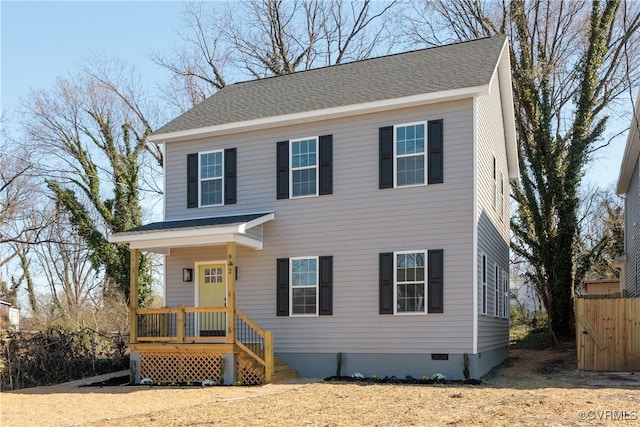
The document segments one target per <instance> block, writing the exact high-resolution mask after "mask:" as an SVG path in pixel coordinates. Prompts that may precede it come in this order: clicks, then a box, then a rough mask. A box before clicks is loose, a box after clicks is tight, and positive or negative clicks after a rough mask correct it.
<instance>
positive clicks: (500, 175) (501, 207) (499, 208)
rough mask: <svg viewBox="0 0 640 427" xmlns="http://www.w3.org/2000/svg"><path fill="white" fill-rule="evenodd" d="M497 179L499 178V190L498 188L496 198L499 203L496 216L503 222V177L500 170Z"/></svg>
mask: <svg viewBox="0 0 640 427" xmlns="http://www.w3.org/2000/svg"><path fill="white" fill-rule="evenodd" d="M498 177H499V178H500V183H499V185H500V188H499V190H500V191H499V197H498V201H499V202H500V203H499V204H498V216H499V217H500V220H504V199H505V197H504V175H503V173H502V170H500V171H498Z"/></svg>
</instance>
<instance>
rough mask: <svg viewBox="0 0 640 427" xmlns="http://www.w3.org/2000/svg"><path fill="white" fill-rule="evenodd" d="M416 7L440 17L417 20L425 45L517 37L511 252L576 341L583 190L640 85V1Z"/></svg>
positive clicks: (461, 1)
mask: <svg viewBox="0 0 640 427" xmlns="http://www.w3.org/2000/svg"><path fill="white" fill-rule="evenodd" d="M415 9H417V10H418V12H419V11H420V10H422V11H423V12H425V13H429V14H430V15H426V14H423V15H421V18H420V19H419V20H415V19H414V18H412V17H411V16H408V17H407V19H409V20H411V19H414V23H415V25H413V26H411V27H410V28H411V30H412V33H411V34H410V37H411V38H412V39H413V40H414V41H417V42H425V41H434V42H441V41H442V40H446V39H449V40H467V39H471V38H477V37H485V36H491V35H495V34H507V35H508V36H509V38H510V42H511V65H512V80H513V90H514V102H515V112H516V129H517V134H518V149H519V157H520V181H519V184H517V185H514V186H512V197H513V198H514V199H515V200H516V202H517V203H518V208H517V211H516V213H515V217H514V218H513V220H512V223H511V224H512V231H513V235H514V240H513V242H512V245H511V247H512V249H513V250H514V251H515V252H516V253H518V254H519V255H520V256H522V257H523V258H524V259H526V260H527V261H528V262H529V265H530V267H531V268H530V270H529V272H528V279H529V280H531V281H532V282H533V283H535V285H536V287H537V289H538V292H539V294H540V296H541V298H542V300H543V302H544V305H545V308H546V310H547V312H548V313H549V321H550V326H551V330H552V331H553V332H554V334H555V335H556V336H557V337H572V336H573V327H574V322H573V310H572V299H571V290H572V288H573V287H575V286H579V282H580V280H581V275H582V272H583V269H581V268H579V267H578V266H577V264H576V263H577V260H578V258H579V257H578V255H577V254H578V248H579V247H580V246H581V244H582V243H581V235H580V231H581V230H580V224H579V221H578V215H579V206H580V197H579V189H580V184H581V182H582V178H583V176H584V172H585V167H586V166H587V165H588V164H589V162H590V160H591V159H592V157H593V154H594V153H595V152H596V151H597V150H598V149H599V148H602V147H603V146H605V145H607V144H608V141H604V142H603V134H604V131H605V128H606V125H607V122H608V114H610V113H611V111H612V109H613V108H615V107H616V106H619V105H620V103H621V102H622V100H623V96H624V94H626V93H627V91H628V90H629V89H630V86H631V85H635V84H636V83H637V82H638V81H639V78H640V32H639V31H638V30H639V28H640V3H635V2H621V1H608V2H606V3H603V2H600V1H593V2H591V3H587V2H575V1H543V0H530V1H525V0H512V1H504V2H499V3H498V2H488V1H487V2H485V1H473V0H457V1H446V2H445V1H438V2H433V3H431V4H426V3H425V2H419V3H417V5H416V6H415ZM421 21H422V22H429V25H425V26H421V25H420V24H421ZM421 28H424V31H421ZM436 37H437V38H436ZM629 101H630V102H633V100H632V99H631V100H629ZM589 253H591V254H592V255H596V254H597V253H598V251H586V252H581V255H580V258H581V263H582V264H585V261H586V259H585V258H584V256H586V255H588V254H589ZM558 254H567V256H558ZM585 265H586V264H585ZM576 273H578V274H576Z"/></svg>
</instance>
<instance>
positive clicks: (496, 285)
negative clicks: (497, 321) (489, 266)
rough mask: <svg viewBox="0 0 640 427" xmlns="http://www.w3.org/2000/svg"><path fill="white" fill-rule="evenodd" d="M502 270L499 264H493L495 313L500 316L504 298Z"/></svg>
mask: <svg viewBox="0 0 640 427" xmlns="http://www.w3.org/2000/svg"><path fill="white" fill-rule="evenodd" d="M500 286H501V284H500V270H499V269H498V264H496V263H494V264H493V301H494V302H493V304H494V307H493V315H494V316H496V317H498V316H500V314H501V312H500V304H501V302H502V298H500Z"/></svg>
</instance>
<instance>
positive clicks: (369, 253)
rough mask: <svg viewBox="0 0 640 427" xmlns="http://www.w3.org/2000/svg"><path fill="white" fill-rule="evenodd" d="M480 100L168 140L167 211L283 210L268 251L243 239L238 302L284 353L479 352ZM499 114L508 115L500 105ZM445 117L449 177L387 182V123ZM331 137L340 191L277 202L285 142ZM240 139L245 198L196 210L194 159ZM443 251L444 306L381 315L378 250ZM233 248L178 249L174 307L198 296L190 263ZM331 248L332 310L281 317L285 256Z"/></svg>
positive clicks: (172, 263)
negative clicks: (382, 138) (185, 273)
mask: <svg viewBox="0 0 640 427" xmlns="http://www.w3.org/2000/svg"><path fill="white" fill-rule="evenodd" d="M472 107H473V105H472V100H462V101H455V102H448V103H442V104H437V105H431V106H427V107H415V108H410V109H403V110H396V111H392V112H388V113H376V114H370V115H362V116H355V117H346V118H342V119H339V120H332V121H324V122H318V123H312V124H306V125H297V126H289V127H286V128H276V129H270V130H268V131H264V132H261V133H258V132H250V133H246V134H242V135H232V136H229V137H216V138H212V139H207V140H199V141H189V142H184V143H171V144H168V145H167V147H166V153H167V164H166V176H167V183H166V188H167V204H166V206H167V208H166V219H167V220H173V219H181V218H195V217H205V216H220V215H229V214H235V213H251V212H265V211H274V212H275V220H274V221H272V222H269V223H266V224H264V227H263V233H264V249H263V250H261V251H253V250H249V249H245V248H239V249H238V253H237V256H238V259H237V265H238V281H237V286H236V293H237V303H238V306H239V307H240V309H242V310H243V311H245V312H246V313H247V314H248V315H249V316H250V317H252V318H253V319H254V320H255V321H256V322H257V323H258V324H259V325H261V327H263V328H266V329H270V330H273V331H274V338H275V350H276V352H316V353H318V352H320V353H322V352H326V353H336V352H377V353H417V352H431V353H462V352H471V351H472V333H473V329H472V325H473V315H472V313H473V310H472V307H473V306H472V302H473V298H472V290H473V288H472V283H473V281H472V254H473V245H472V239H471V236H472V233H473V223H472V220H471V219H472V218H473V217H474V213H473V197H472V190H473V185H472V183H473V164H472V163H473V147H472V141H473V129H472V122H473V108H472ZM498 116H500V115H498ZM433 119H443V120H444V183H443V184H435V185H429V186H420V187H413V188H400V189H385V190H380V189H379V188H378V129H379V128H380V127H382V126H389V125H393V124H399V123H409V122H416V121H426V120H433ZM324 134H332V135H333V182H334V185H333V194H332V195H325V196H319V197H312V198H304V199H297V200H276V142H277V141H283V140H289V139H293V138H299V137H304V136H315V135H324ZM232 147H237V149H238V203H237V204H236V205H230V206H223V207H217V208H201V209H186V194H185V189H186V157H187V154H188V153H193V152H197V151H203V150H209V149H213V148H232ZM412 249H444V313H443V314H428V315H405V316H393V315H380V314H378V298H379V296H378V254H379V253H380V252H390V251H395V250H398V251H400V250H412ZM223 251H224V247H218V248H215V247H212V248H197V249H188V250H187V249H184V250H172V252H171V255H170V256H168V257H167V271H168V274H167V305H169V306H174V305H177V304H179V303H184V304H186V305H190V304H191V303H192V301H193V297H192V293H193V283H182V281H181V271H182V268H185V267H191V266H193V263H194V262H196V261H205V260H219V259H224V253H223ZM307 255H319V256H321V255H332V256H333V257H334V258H333V260H334V261H333V262H334V271H333V273H334V274H333V277H334V282H333V292H334V293H333V299H334V304H333V315H332V316H319V317H311V318H309V317H307V318H301V317H277V316H276V283H275V277H276V259H277V258H285V257H294V256H307Z"/></svg>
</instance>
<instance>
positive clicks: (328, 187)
mask: <svg viewBox="0 0 640 427" xmlns="http://www.w3.org/2000/svg"><path fill="white" fill-rule="evenodd" d="M319 140H320V142H319V145H320V147H319V150H318V151H319V153H320V156H319V159H318V160H319V164H320V167H319V173H318V175H319V179H320V182H319V193H320V194H321V195H322V194H333V135H323V136H321V137H320V138H319Z"/></svg>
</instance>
